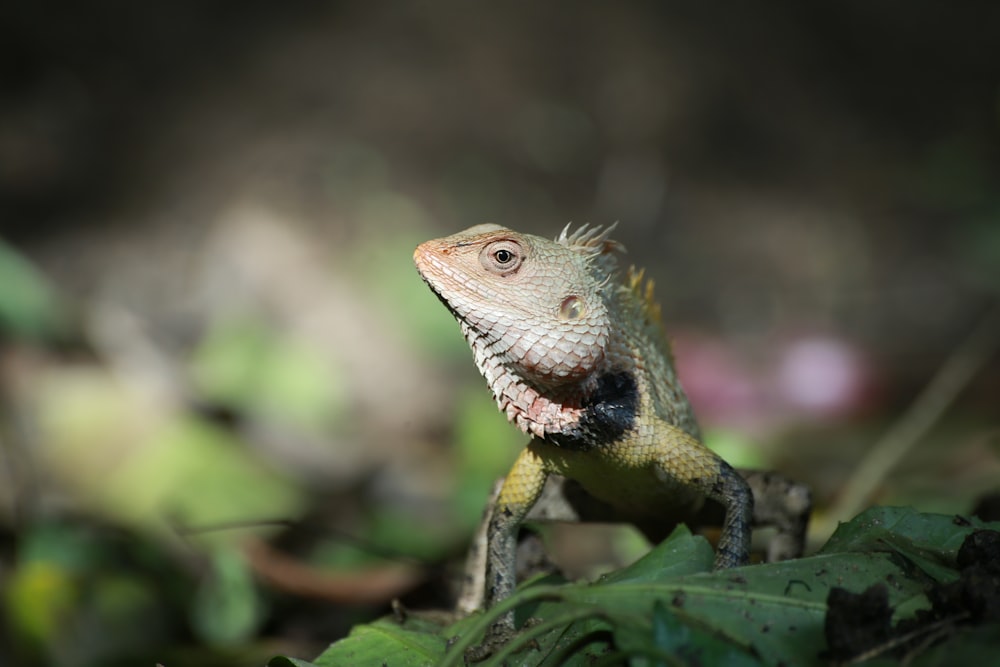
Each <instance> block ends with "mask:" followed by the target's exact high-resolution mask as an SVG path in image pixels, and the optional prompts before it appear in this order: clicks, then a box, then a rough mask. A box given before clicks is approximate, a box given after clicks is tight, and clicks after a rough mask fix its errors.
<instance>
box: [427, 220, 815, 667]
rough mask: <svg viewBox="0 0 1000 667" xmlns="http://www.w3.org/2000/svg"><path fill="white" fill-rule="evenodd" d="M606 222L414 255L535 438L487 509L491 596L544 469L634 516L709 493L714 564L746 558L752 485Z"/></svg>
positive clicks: (492, 633) (435, 244)
mask: <svg viewBox="0 0 1000 667" xmlns="http://www.w3.org/2000/svg"><path fill="white" fill-rule="evenodd" d="M610 231H611V229H610V228H609V229H607V230H603V231H602V230H601V229H600V228H594V229H588V228H587V227H582V228H580V229H578V230H577V231H576V232H574V233H572V234H571V233H569V231H568V227H567V229H565V230H563V232H562V234H561V235H560V236H559V237H557V238H556V239H555V240H549V239H545V238H542V237H538V236H534V235H530V234H521V233H518V232H515V231H513V230H510V229H507V228H504V227H501V226H498V225H492V224H486V225H478V226H475V227H471V228H469V229H467V230H465V231H463V232H460V233H458V234H455V235H452V236H449V237H446V238H442V239H437V240H432V241H427V242H426V243H423V244H421V245H420V246H419V247H418V248H417V249H416V251H415V252H414V261H415V263H416V265H417V269H418V271H419V273H420V275H421V277H422V278H423V280H424V281H425V282H426V283H427V284H428V286H429V287H430V288H431V290H432V291H433V292H434V293H435V294H436V295H437V296H438V297H439V299H440V300H441V301H442V302H443V303H444V305H445V306H446V307H447V308H448V309H449V310H450V311H451V312H452V314H453V315H454V316H455V318H456V319H457V320H458V321H459V323H460V325H461V328H462V332H463V334H464V335H465V338H466V340H467V341H468V343H469V345H470V347H471V348H472V351H473V356H474V358H475V362H476V365H477V366H478V368H479V371H480V372H481V373H482V375H483V376H484V378H485V379H486V381H487V384H488V385H489V387H490V389H491V390H492V392H493V395H494V397H495V399H496V401H497V405H498V407H499V409H500V410H501V411H502V412H504V413H505V414H506V415H507V418H508V419H509V420H510V421H511V422H512V423H514V424H515V425H516V426H517V427H518V428H520V429H521V430H522V431H524V432H525V433H526V434H528V435H530V436H531V440H530V441H529V443H528V445H527V446H526V447H525V449H524V450H523V451H522V452H521V454H520V455H519V456H518V458H517V460H516V461H515V463H514V465H513V467H512V468H511V470H510V472H509V473H508V474H507V476H506V478H505V479H504V482H503V485H502V487H501V488H500V491H499V494H498V495H497V497H496V498H495V501H494V505H493V507H492V510H491V512H490V513H489V517H488V519H487V527H486V548H485V550H486V553H485V554H484V558H485V589H484V595H485V603H486V605H487V606H492V605H494V604H495V603H497V602H498V601H500V600H502V599H504V598H506V597H507V596H508V595H509V594H510V593H511V592H512V591H513V588H514V585H515V575H514V572H515V563H514V561H515V552H516V537H517V530H518V528H519V526H520V524H521V523H522V522H523V521H524V520H525V519H526V518H528V517H529V512H531V511H532V509H533V508H535V507H534V506H535V504H536V502H537V501H538V499H539V497H540V496H541V495H542V493H543V489H545V485H546V481H547V480H548V479H549V477H550V475H551V476H561V477H562V478H565V479H566V480H572V482H573V483H575V484H577V485H579V486H580V487H582V489H583V491H584V492H585V495H588V496H589V497H590V498H592V499H596V501H597V503H598V504H603V505H604V506H606V507H607V508H609V511H608V512H607V514H608V515H614V516H616V517H618V518H620V519H622V520H626V521H631V522H633V523H635V524H636V525H638V526H640V527H650V526H656V525H657V524H659V525H661V526H663V525H667V526H669V525H672V524H673V523H676V521H677V520H679V519H680V518H683V517H691V516H694V515H695V514H697V513H698V512H699V510H701V508H702V506H703V505H704V504H705V501H706V500H712V501H715V502H716V503H718V504H719V505H721V507H722V508H723V510H724V517H723V521H722V533H721V537H720V539H719V544H718V547H717V552H716V559H715V567H716V568H728V567H734V566H738V565H743V564H746V563H747V561H748V558H749V548H750V523H751V519H752V518H753V506H754V495H753V494H752V493H751V490H750V486H748V484H747V481H746V480H744V478H743V477H741V476H740V474H738V473H737V472H736V471H735V470H734V469H733V468H732V467H730V466H729V465H728V464H727V463H726V462H725V461H723V460H722V459H721V458H719V457H718V455H716V454H715V453H713V452H712V451H711V450H709V449H708V448H707V447H705V446H704V445H703V444H702V442H701V436H700V432H699V429H698V425H697V422H696V421H695V418H694V414H693V411H692V409H691V406H690V404H689V402H688V400H687V397H686V396H685V394H684V392H683V390H682V388H681V386H680V383H679V381H678V379H677V374H676V371H675V369H674V365H673V359H672V356H671V352H670V346H669V343H668V341H667V338H666V336H665V334H664V331H663V329H662V324H661V321H660V312H659V306H658V305H657V304H656V302H655V300H654V298H653V290H652V282H651V281H645V280H644V279H643V275H642V272H641V271H639V272H637V271H635V270H632V269H630V270H629V271H628V272H627V274H626V276H625V279H624V281H622V282H621V283H619V282H618V281H617V280H616V279H615V277H616V272H617V267H616V259H615V253H616V251H619V250H622V248H621V246H620V245H619V244H618V243H617V242H615V241H613V240H611V239H610V238H609V236H608V235H609V233H610ZM755 489H756V487H755ZM567 507H568V505H567ZM538 511H539V508H535V512H536V513H537V512H538ZM549 518H556V519H562V518H569V519H579V518H581V513H580V512H578V511H576V509H573V508H568V509H564V510H556V511H554V512H553V513H552V514H551V515H550V517H549ZM802 530H804V526H803V527H802ZM653 532H655V531H653ZM647 534H650V531H647ZM513 633H514V621H513V614H512V613H508V614H505V615H503V616H501V617H500V619H499V620H498V621H497V622H496V623H494V624H493V626H491V628H490V629H489V631H488V632H487V635H486V638H485V640H484V643H483V644H482V645H480V646H479V647H475V648H474V649H472V650H471V651H470V653H469V654H468V656H467V657H468V658H469V659H471V660H478V659H482V658H483V657H485V656H487V655H489V654H490V653H491V652H493V651H494V650H495V649H496V648H497V647H499V646H500V645H501V644H502V643H504V642H505V641H507V640H508V639H509V638H510V637H511V636H512V635H513Z"/></svg>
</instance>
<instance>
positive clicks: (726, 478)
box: [708, 459, 754, 570]
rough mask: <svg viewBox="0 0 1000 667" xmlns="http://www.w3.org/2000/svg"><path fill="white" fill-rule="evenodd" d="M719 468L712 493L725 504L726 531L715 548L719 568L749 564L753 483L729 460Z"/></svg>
mask: <svg viewBox="0 0 1000 667" xmlns="http://www.w3.org/2000/svg"><path fill="white" fill-rule="evenodd" d="M718 461H719V472H718V476H717V478H716V480H715V483H714V484H713V485H712V489H711V491H710V492H709V494H708V497H709V498H712V499H713V500H716V501H718V502H719V503H721V504H722V506H723V507H725V510H726V516H725V518H724V519H723V520H722V534H721V535H720V537H719V545H718V546H717V547H716V550H715V565H714V568H715V569H716V570H722V569H726V568H730V567H738V566H740V565H746V564H747V563H749V562H750V522H751V521H752V520H753V506H754V502H753V501H754V497H753V493H751V491H750V486H749V485H748V484H747V482H746V480H745V479H743V478H742V477H741V476H740V474H739V473H738V472H736V470H734V469H733V467H732V466H730V465H729V464H728V463H726V462H725V461H723V460H722V459H719V460H718Z"/></svg>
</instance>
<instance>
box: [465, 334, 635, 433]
mask: <svg viewBox="0 0 1000 667" xmlns="http://www.w3.org/2000/svg"><path fill="white" fill-rule="evenodd" d="M460 322H461V325H462V333H463V334H465V337H466V339H467V340H468V342H469V345H470V347H471V348H472V352H473V356H474V357H475V361H476V366H477V367H478V368H479V372H480V373H482V375H483V377H484V378H485V379H486V383H487V384H488V385H489V387H490V390H491V391H492V392H493V396H494V398H495V399H496V402H497V407H499V408H500V411H501V412H503V413H504V414H506V415H507V419H508V421H510V422H512V423H513V424H514V425H516V426H517V427H518V428H519V429H520V430H521V431H523V432H524V433H527V434H529V435H532V436H534V437H536V438H540V439H542V440H546V441H549V442H552V443H553V444H555V445H558V446H560V447H567V448H571V449H592V448H594V447H597V446H600V445H601V444H605V443H611V442H616V441H618V439H619V438H620V437H621V436H622V435H623V434H624V433H626V432H627V431H630V430H632V429H633V428H635V424H636V417H637V414H638V406H639V392H638V388H637V385H636V381H635V377H634V376H633V375H632V374H631V373H628V372H625V371H617V372H613V371H608V372H604V373H601V372H597V373H595V374H594V375H593V376H592V377H590V378H588V379H587V380H585V381H584V382H581V383H579V384H578V385H576V386H575V387H574V388H573V389H562V390H560V391H554V390H551V389H542V388H539V387H536V386H534V385H533V384H531V383H530V382H528V381H527V380H525V379H524V378H523V377H521V376H520V375H519V374H517V373H516V372H515V371H513V370H511V369H510V368H509V367H508V366H507V365H506V364H505V363H504V362H503V360H501V359H500V358H499V357H498V356H497V355H496V354H494V353H493V352H492V350H491V349H490V348H489V346H488V345H487V344H486V343H485V341H484V340H483V339H482V338H480V337H479V336H477V335H476V332H475V331H474V330H473V329H472V327H470V326H469V325H468V324H466V323H465V322H464V321H461V320H460Z"/></svg>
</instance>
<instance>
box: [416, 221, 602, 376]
mask: <svg viewBox="0 0 1000 667" xmlns="http://www.w3.org/2000/svg"><path fill="white" fill-rule="evenodd" d="M610 231H611V230H610V229H607V230H604V231H601V229H600V228H596V229H590V230H588V229H587V228H586V227H583V228H581V229H579V230H577V231H576V232H575V233H573V234H568V227H567V229H566V230H563V233H562V234H561V235H560V236H559V237H558V238H557V239H556V240H554V241H553V240H549V239H545V238H542V237H540V236H533V235H531V234H521V233H518V232H515V231H512V230H510V229H507V228H505V227H501V226H499V225H493V224H486V225H477V226H475V227H471V228H469V229H467V230H465V231H463V232H460V233H458V234H454V235H452V236H448V237H445V238H442V239H435V240H433V241H427V242H426V243H423V244H421V245H420V246H419V247H418V248H417V249H416V251H415V252H414V254H413V259H414V262H415V263H416V265H417V270H418V271H419V272H420V275H421V277H422V278H423V280H424V281H425V282H426V283H427V284H428V285H429V286H430V288H431V289H432V290H433V291H434V293H435V294H436V295H437V296H438V298H440V299H441V301H442V302H443V303H444V304H445V306H447V308H448V309H449V310H450V311H451V312H452V314H453V315H454V316H455V318H456V319H458V321H459V322H460V324H461V325H462V331H463V333H464V334H465V337H466V339H467V340H468V341H469V344H470V345H471V346H472V349H473V353H474V355H475V359H476V364H477V365H478V367H479V370H480V372H481V373H482V374H483V375H484V376H485V377H486V379H487V382H489V383H490V385H491V387H493V389H494V392H495V393H498V396H499V392H498V391H497V389H498V387H497V386H496V381H498V380H499V379H500V378H501V377H503V376H505V374H507V373H509V372H513V373H515V374H516V375H517V376H519V377H520V378H523V379H524V380H526V381H528V382H529V383H531V384H532V385H534V386H536V387H539V388H559V387H564V386H569V385H574V384H576V385H578V384H579V383H580V382H581V381H583V380H585V379H586V378H588V377H589V376H592V375H594V374H595V373H596V372H597V371H600V370H603V367H604V362H605V354H606V348H607V344H608V339H609V336H610V331H611V323H610V321H609V317H608V307H607V303H606V299H607V298H608V295H607V294H606V291H608V290H610V289H613V288H610V287H608V282H609V277H610V275H611V272H612V271H613V269H614V259H613V257H612V256H611V255H610V251H612V250H616V249H621V246H620V245H619V244H617V243H615V242H614V241H611V240H609V239H608V238H607V236H608V233H609V232H610Z"/></svg>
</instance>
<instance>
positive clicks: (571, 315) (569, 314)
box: [559, 296, 584, 320]
mask: <svg viewBox="0 0 1000 667" xmlns="http://www.w3.org/2000/svg"><path fill="white" fill-rule="evenodd" d="M583 313H584V307H583V300H582V299H581V298H580V297H578V296H568V297H566V298H565V299H563V302H562V303H561V304H559V317H560V318H562V319H564V320H578V319H580V318H581V317H583Z"/></svg>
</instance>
